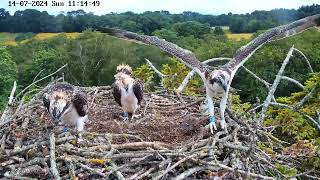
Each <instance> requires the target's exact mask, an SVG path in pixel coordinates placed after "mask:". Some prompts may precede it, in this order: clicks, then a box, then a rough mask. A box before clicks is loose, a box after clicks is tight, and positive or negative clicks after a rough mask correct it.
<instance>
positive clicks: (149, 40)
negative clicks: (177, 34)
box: [97, 27, 206, 72]
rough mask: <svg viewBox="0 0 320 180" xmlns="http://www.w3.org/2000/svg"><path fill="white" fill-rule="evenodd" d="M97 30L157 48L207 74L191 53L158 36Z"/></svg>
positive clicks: (107, 29) (116, 30)
mask: <svg viewBox="0 0 320 180" xmlns="http://www.w3.org/2000/svg"><path fill="white" fill-rule="evenodd" d="M97 29H98V30H99V31H101V32H104V33H107V34H109V35H112V36H115V37H119V38H124V39H125V38H128V39H131V40H136V41H138V42H142V43H145V44H149V45H154V46H157V47H158V48H160V49H161V50H163V51H165V52H167V53H169V54H171V55H173V56H176V57H177V58H179V59H180V60H181V61H182V62H183V63H185V64H186V65H187V66H189V67H190V68H191V69H194V68H198V69H199V70H200V71H201V72H205V70H206V68H205V67H204V66H203V64H202V63H201V62H200V61H199V60H198V59H197V57H196V56H195V55H194V54H193V53H192V52H191V51H189V50H187V49H183V48H181V47H179V46H178V45H176V44H174V43H171V42H168V41H166V40H164V39H159V38H158V37H156V36H147V35H140V34H137V33H133V32H130V31H125V30H120V29H114V28H104V27H99V28H97Z"/></svg>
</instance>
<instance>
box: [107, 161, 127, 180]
mask: <svg viewBox="0 0 320 180" xmlns="http://www.w3.org/2000/svg"><path fill="white" fill-rule="evenodd" d="M110 164H111V167H112V168H114V169H117V168H118V166H117V165H116V164H115V163H114V162H111V163H110ZM116 176H117V178H118V179H119V180H124V179H125V178H124V176H123V175H122V173H121V172H120V171H116Z"/></svg>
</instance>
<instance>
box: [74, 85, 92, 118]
mask: <svg viewBox="0 0 320 180" xmlns="http://www.w3.org/2000/svg"><path fill="white" fill-rule="evenodd" d="M71 101H72V103H73V105H74V106H75V108H76V110H77V112H78V114H79V116H82V117H83V116H85V115H87V113H88V101H87V97H86V95H85V94H84V93H82V92H79V91H77V92H75V94H74V96H73V97H72V99H71Z"/></svg>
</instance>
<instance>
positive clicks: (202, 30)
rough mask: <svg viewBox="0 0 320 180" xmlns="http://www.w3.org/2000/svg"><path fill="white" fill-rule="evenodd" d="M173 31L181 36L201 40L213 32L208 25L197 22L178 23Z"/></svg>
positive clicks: (174, 25)
mask: <svg viewBox="0 0 320 180" xmlns="http://www.w3.org/2000/svg"><path fill="white" fill-rule="evenodd" d="M172 29H173V30H174V31H175V32H177V33H178V35H179V36H185V37H187V36H194V37H196V38H201V37H203V35H205V34H208V33H209V32H210V31H211V28H210V26H209V25H208V24H202V23H199V22H196V21H187V22H182V23H176V24H173V26H172Z"/></svg>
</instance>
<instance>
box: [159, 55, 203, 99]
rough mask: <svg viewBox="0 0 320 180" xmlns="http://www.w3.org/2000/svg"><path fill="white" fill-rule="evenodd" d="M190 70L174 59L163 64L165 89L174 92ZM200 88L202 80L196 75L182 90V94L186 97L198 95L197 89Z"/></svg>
mask: <svg viewBox="0 0 320 180" xmlns="http://www.w3.org/2000/svg"><path fill="white" fill-rule="evenodd" d="M189 72H190V69H189V68H188V67H187V66H186V65H185V64H184V63H182V62H180V61H179V60H177V59H176V58H172V59H171V62H170V64H164V65H163V66H162V73H163V74H165V75H167V77H166V78H165V87H166V88H167V89H169V90H171V91H174V90H175V89H177V88H178V87H179V85H180V84H181V82H182V81H183V80H184V78H185V77H186V76H187V75H188V73H189ZM201 86H202V80H201V79H200V77H199V76H198V75H196V76H195V78H194V79H192V80H190V81H189V83H188V85H187V87H186V88H185V89H184V93H186V94H188V95H196V94H199V89H200V87H201Z"/></svg>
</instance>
